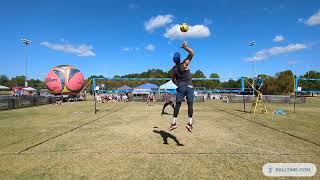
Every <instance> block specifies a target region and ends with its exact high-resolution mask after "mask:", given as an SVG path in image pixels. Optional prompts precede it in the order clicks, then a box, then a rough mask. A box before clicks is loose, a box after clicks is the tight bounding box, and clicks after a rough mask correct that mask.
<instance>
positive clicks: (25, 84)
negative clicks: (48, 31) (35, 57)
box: [21, 38, 31, 87]
mask: <svg viewBox="0 0 320 180" xmlns="http://www.w3.org/2000/svg"><path fill="white" fill-rule="evenodd" d="M21 41H22V43H23V44H24V45H26V47H27V46H28V45H29V44H31V41H30V40H29V39H26V38H22V39H21ZM27 76H28V52H27V49H26V77H25V83H24V86H25V87H28V78H27Z"/></svg>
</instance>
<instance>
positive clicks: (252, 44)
mask: <svg viewBox="0 0 320 180" xmlns="http://www.w3.org/2000/svg"><path fill="white" fill-rule="evenodd" d="M255 45H256V41H251V42H250V44H249V46H251V47H252V58H251V66H252V95H254V65H253V61H254V46H255Z"/></svg>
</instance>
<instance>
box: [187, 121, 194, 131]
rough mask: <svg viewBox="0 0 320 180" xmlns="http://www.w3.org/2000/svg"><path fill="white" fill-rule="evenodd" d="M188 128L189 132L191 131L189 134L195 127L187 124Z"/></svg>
mask: <svg viewBox="0 0 320 180" xmlns="http://www.w3.org/2000/svg"><path fill="white" fill-rule="evenodd" d="M186 128H187V130H188V131H189V132H191V133H192V129H193V127H192V125H191V124H189V123H188V124H187V125H186Z"/></svg>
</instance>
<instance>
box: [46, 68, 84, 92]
mask: <svg viewBox="0 0 320 180" xmlns="http://www.w3.org/2000/svg"><path fill="white" fill-rule="evenodd" d="M45 83H46V86H47V88H48V89H49V90H50V91H51V93H52V94H78V93H79V92H80V91H81V89H82V87H83V86H84V77H83V75H82V73H81V72H80V71H79V70H78V69H76V68H75V67H73V66H70V65H60V66H56V67H54V68H52V70H51V71H50V72H49V73H48V75H47V77H46V79H45Z"/></svg>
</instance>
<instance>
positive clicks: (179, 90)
mask: <svg viewBox="0 0 320 180" xmlns="http://www.w3.org/2000/svg"><path fill="white" fill-rule="evenodd" d="M184 90H185V87H178V88H177V95H176V106H175V107H174V111H173V121H172V124H171V127H170V130H173V129H175V128H177V126H176V123H177V118H178V115H179V110H180V106H181V102H182V100H183V99H184V96H185V93H184Z"/></svg>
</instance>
